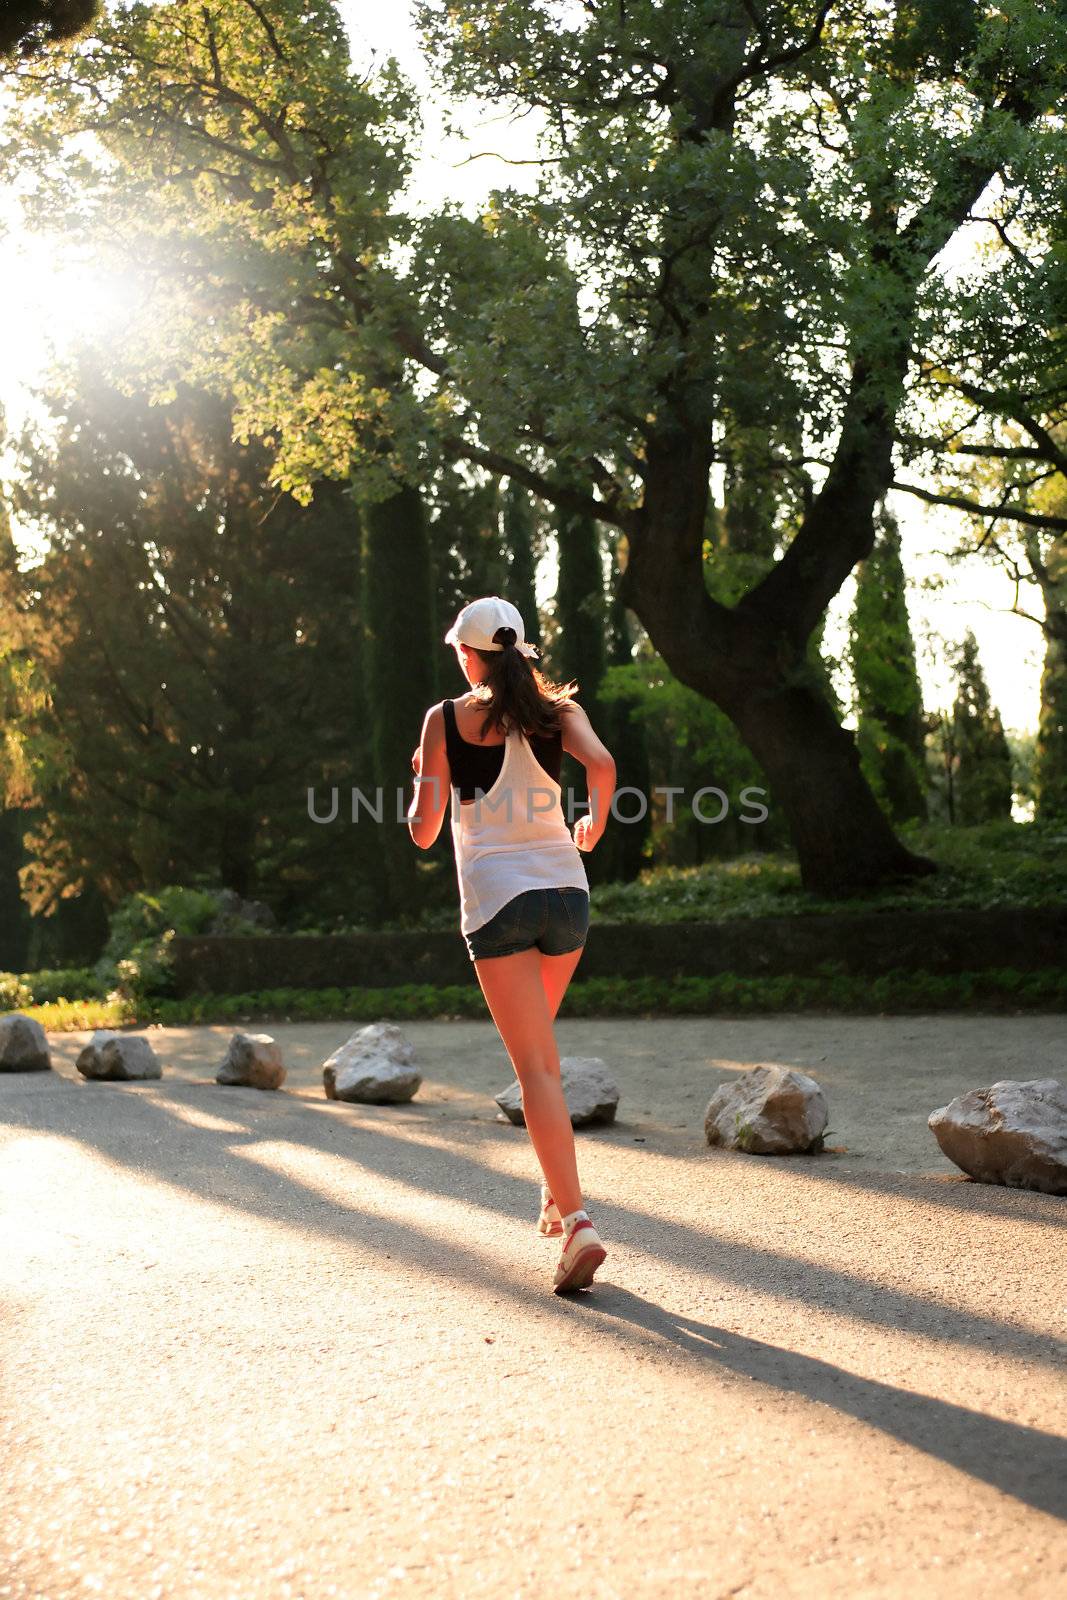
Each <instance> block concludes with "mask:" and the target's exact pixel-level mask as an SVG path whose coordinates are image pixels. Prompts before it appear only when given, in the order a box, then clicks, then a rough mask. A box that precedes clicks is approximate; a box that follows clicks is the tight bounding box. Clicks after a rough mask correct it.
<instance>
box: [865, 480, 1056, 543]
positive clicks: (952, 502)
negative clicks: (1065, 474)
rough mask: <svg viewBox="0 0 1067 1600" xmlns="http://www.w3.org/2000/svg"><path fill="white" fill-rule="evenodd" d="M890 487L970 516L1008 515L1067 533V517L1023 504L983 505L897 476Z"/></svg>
mask: <svg viewBox="0 0 1067 1600" xmlns="http://www.w3.org/2000/svg"><path fill="white" fill-rule="evenodd" d="M889 487H890V488H891V489H900V490H901V491H902V492H903V493H904V494H911V495H915V497H916V498H917V499H919V500H925V501H926V503H927V505H931V506H951V507H952V508H953V509H954V510H956V511H966V512H968V513H969V514H970V515H972V516H976V517H989V518H990V519H992V520H994V521H999V519H1000V518H1001V517H1009V518H1010V519H1011V520H1012V521H1013V522H1018V523H1020V524H1021V525H1022V526H1023V527H1026V528H1042V529H1045V530H1046V531H1048V532H1051V533H1067V517H1051V516H1045V515H1043V514H1042V513H1040V512H1037V511H1027V510H1026V509H1025V508H1024V507H1023V506H1013V505H1007V504H1001V505H996V506H984V505H981V504H980V503H979V502H978V501H977V500H968V499H967V498H966V496H964V495H958V494H935V493H934V492H933V491H932V490H930V489H923V488H922V487H921V486H920V485H919V484H917V483H904V482H902V481H901V480H900V479H899V478H897V479H894V480H893V482H892V483H891V484H890V485H889Z"/></svg>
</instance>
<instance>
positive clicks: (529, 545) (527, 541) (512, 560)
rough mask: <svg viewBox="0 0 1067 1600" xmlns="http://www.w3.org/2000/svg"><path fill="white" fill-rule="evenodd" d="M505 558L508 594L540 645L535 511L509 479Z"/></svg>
mask: <svg viewBox="0 0 1067 1600" xmlns="http://www.w3.org/2000/svg"><path fill="white" fill-rule="evenodd" d="M503 535H504V555H505V559H506V561H507V586H506V591H505V592H506V595H507V598H508V599H509V600H510V601H511V603H512V605H515V606H518V608H519V610H520V612H521V613H522V620H523V622H524V623H525V625H526V637H527V639H528V640H529V642H530V643H531V644H536V645H540V643H541V620H540V618H539V616H538V614H537V591H536V586H535V578H536V572H537V557H536V553H535V550H534V512H533V507H532V506H531V504H530V496H529V495H528V494H527V492H526V490H525V489H524V488H523V486H522V484H521V483H516V482H515V480H514V478H511V479H509V480H508V486H507V488H506V490H505V491H504V515H503Z"/></svg>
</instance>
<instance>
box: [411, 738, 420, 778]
mask: <svg viewBox="0 0 1067 1600" xmlns="http://www.w3.org/2000/svg"><path fill="white" fill-rule="evenodd" d="M411 770H412V772H413V773H414V774H415V776H416V778H418V777H420V776H421V774H422V745H421V744H417V745H416V746H415V748H414V750H413V751H412V753H411Z"/></svg>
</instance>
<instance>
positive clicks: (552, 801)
mask: <svg viewBox="0 0 1067 1600" xmlns="http://www.w3.org/2000/svg"><path fill="white" fill-rule="evenodd" d="M562 794H563V790H562V788H561V787H560V785H559V784H558V783H557V782H556V780H555V779H554V778H552V777H551V776H550V775H549V774H548V773H547V772H546V771H545V769H544V767H543V766H542V765H541V763H540V762H539V761H538V759H537V757H536V756H535V755H534V753H533V751H532V750H531V748H530V745H529V742H528V740H526V739H525V738H523V736H522V734H521V733H520V732H519V730H518V729H512V730H509V732H508V734H507V735H506V738H505V740H504V762H503V765H502V767H501V769H500V776H499V777H498V778H497V780H496V782H495V783H494V784H493V785H492V787H491V788H490V789H488V790H487V791H486V793H485V794H484V795H483V796H480V797H479V798H478V799H476V800H472V801H468V802H467V803H466V804H464V803H463V802H462V801H461V800H460V798H459V791H458V789H456V788H454V787H453V790H452V842H453V844H454V845H455V850H456V874H457V876H458V878H459V900H460V928H461V930H462V932H463V933H473V932H474V931H475V929H477V928H480V927H482V926H483V925H484V924H485V923H487V922H488V921H489V919H490V917H495V916H496V914H497V912H498V911H499V910H500V909H501V907H502V906H506V905H507V903H508V901H509V900H513V899H514V898H515V896H516V895H517V894H522V893H523V891H524V890H525V889H585V890H586V891H587V892H588V889H589V879H588V878H587V877H586V875H585V862H584V861H583V860H582V856H581V852H580V850H579V849H578V846H577V845H576V844H575V842H574V839H573V838H572V836H571V831H570V829H569V828H568V827H567V823H566V819H565V818H564V815H563V806H562V803H561V798H562Z"/></svg>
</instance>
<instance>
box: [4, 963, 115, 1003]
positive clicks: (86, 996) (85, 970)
mask: <svg viewBox="0 0 1067 1600" xmlns="http://www.w3.org/2000/svg"><path fill="white" fill-rule="evenodd" d="M22 982H23V984H24V985H25V987H26V989H27V990H28V991H29V994H30V997H31V1002H32V1004H33V1005H35V1006H41V1005H53V1004H55V1003H57V1002H59V1001H63V1000H102V999H103V998H104V995H105V988H106V986H105V985H104V984H103V983H102V982H101V980H100V977H99V975H98V973H97V972H96V970H95V969H94V968H93V967H42V968H41V970H40V971H39V972H24V973H23V974H22Z"/></svg>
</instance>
